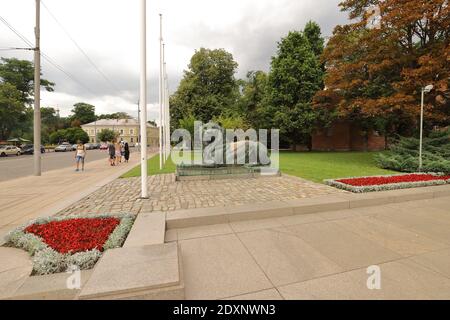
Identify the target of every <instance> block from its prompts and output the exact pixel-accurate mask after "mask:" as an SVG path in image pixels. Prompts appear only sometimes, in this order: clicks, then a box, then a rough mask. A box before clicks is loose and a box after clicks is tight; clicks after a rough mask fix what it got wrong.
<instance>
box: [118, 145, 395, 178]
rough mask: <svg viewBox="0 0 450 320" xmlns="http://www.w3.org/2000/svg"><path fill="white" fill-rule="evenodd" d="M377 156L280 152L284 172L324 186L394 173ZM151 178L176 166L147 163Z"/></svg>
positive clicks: (138, 169) (155, 161)
mask: <svg viewBox="0 0 450 320" xmlns="http://www.w3.org/2000/svg"><path fill="white" fill-rule="evenodd" d="M376 154H377V153H376V152H281V153H280V169H281V172H283V173H286V174H290V175H293V176H297V177H301V178H305V179H307V180H311V181H315V182H322V181H323V180H324V179H332V178H343V177H353V176H370V175H377V174H389V173H392V172H393V171H389V170H384V169H380V168H378V167H377V166H376V165H375V162H374V161H373V157H374V156H375V155H376ZM147 172H148V174H149V175H154V174H160V173H172V172H175V165H174V164H173V162H172V161H171V160H170V159H169V160H168V161H167V162H166V165H165V166H164V168H163V169H162V170H161V171H160V170H159V156H158V155H156V156H154V157H153V158H151V159H149V160H148V170H147ZM140 173H141V167H140V166H138V167H136V168H134V169H132V170H131V171H129V172H127V173H126V174H124V175H123V176H122V178H130V177H138V176H140Z"/></svg>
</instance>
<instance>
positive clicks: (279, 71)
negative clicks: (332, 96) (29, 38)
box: [268, 31, 323, 145]
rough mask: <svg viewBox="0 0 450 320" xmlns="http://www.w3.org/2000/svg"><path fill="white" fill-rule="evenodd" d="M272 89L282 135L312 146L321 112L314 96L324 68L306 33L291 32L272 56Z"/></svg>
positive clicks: (277, 121)
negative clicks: (316, 106)
mask: <svg viewBox="0 0 450 320" xmlns="http://www.w3.org/2000/svg"><path fill="white" fill-rule="evenodd" d="M271 67H272V70H271V72H270V75H269V84H268V87H269V88H268V90H269V95H270V98H269V99H270V102H269V103H270V108H271V109H272V110H273V111H274V112H273V113H272V115H273V121H274V124H275V126H277V127H278V128H280V134H281V138H282V139H284V140H285V141H287V142H289V143H291V144H294V145H295V144H297V143H303V144H307V145H310V139H311V132H312V130H313V128H314V123H315V120H316V118H317V113H316V112H315V110H314V109H313V108H312V106H311V102H312V98H313V97H314V95H315V94H316V92H317V91H319V90H320V89H321V86H322V81H323V69H322V67H321V64H320V62H319V60H318V58H317V56H316V54H315V52H314V51H313V48H312V47H311V45H310V41H309V40H308V38H307V37H306V36H305V33H304V32H298V31H295V32H289V34H288V35H287V37H285V38H283V39H282V40H281V42H280V43H279V44H278V51H277V54H276V56H274V57H273V58H272V63H271Z"/></svg>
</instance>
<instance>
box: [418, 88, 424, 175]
mask: <svg viewBox="0 0 450 320" xmlns="http://www.w3.org/2000/svg"><path fill="white" fill-rule="evenodd" d="M424 100H425V90H424V89H423V88H422V99H421V103H420V140H419V172H422V144H423V105H424Z"/></svg>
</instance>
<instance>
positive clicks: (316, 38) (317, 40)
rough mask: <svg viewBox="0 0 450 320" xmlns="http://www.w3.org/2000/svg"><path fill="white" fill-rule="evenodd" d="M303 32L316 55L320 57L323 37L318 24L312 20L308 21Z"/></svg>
mask: <svg viewBox="0 0 450 320" xmlns="http://www.w3.org/2000/svg"><path fill="white" fill-rule="evenodd" d="M303 32H304V35H305V37H306V38H307V39H308V42H309V45H310V46H311V49H312V51H313V52H314V54H315V55H316V57H320V56H321V55H322V53H323V47H324V39H323V37H322V31H321V30H320V26H319V25H318V24H317V23H316V22H314V21H309V22H308V23H307V24H306V26H305V29H304V30H303Z"/></svg>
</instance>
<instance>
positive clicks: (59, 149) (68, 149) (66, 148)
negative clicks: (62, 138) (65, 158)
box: [55, 143, 73, 152]
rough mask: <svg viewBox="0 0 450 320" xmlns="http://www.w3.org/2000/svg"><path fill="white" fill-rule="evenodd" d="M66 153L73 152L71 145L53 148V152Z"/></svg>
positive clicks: (66, 144)
mask: <svg viewBox="0 0 450 320" xmlns="http://www.w3.org/2000/svg"><path fill="white" fill-rule="evenodd" d="M66 151H73V150H72V145H71V144H68V143H63V144H60V145H59V146H57V147H56V148H55V152H66Z"/></svg>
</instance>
